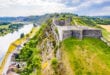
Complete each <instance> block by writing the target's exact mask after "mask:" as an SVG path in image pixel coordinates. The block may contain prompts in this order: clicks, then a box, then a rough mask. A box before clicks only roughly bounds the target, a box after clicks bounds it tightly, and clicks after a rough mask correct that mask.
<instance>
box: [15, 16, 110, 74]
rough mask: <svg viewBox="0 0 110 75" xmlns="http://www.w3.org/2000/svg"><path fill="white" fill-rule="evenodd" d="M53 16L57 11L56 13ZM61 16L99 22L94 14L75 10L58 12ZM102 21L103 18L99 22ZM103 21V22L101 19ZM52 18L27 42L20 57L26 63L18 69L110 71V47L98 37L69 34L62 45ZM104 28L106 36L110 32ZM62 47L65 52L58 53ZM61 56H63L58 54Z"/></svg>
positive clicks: (80, 21)
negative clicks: (91, 15)
mask: <svg viewBox="0 0 110 75" xmlns="http://www.w3.org/2000/svg"><path fill="white" fill-rule="evenodd" d="M52 16H53V15H52ZM54 16H56V17H57V18H59V20H64V19H67V18H68V17H69V18H70V19H71V21H70V22H71V25H74V24H76V23H77V24H80V25H86V26H92V27H97V28H100V26H97V24H98V23H97V22H96V21H95V19H94V18H90V17H84V16H82V17H81V16H80V17H79V16H78V15H73V14H60V15H58V14H54ZM99 23H100V22H99ZM100 24H101V23H100ZM51 27H52V20H51V19H49V20H48V21H46V22H45V23H44V24H42V26H41V28H40V29H39V31H38V32H37V33H36V35H35V36H34V37H33V38H32V39H31V40H30V41H29V42H28V43H27V44H25V45H24V47H23V49H21V52H20V54H19V55H18V57H16V61H18V62H26V66H25V67H24V68H23V69H22V70H21V69H17V70H16V72H17V73H19V74H21V75H110V60H109V59H110V47H109V46H107V44H106V43H104V42H103V41H101V40H100V39H96V38H84V39H82V40H79V39H77V38H68V39H65V40H63V41H62V42H61V43H59V44H60V45H58V40H57V38H56V37H57V36H55V35H54V34H56V35H57V30H53V29H52V28H51ZM100 29H102V30H103V34H104V36H108V35H109V33H108V32H107V31H106V30H104V29H103V28H100ZM58 50H60V51H61V53H59V54H57V52H58ZM57 55H58V56H59V58H58V57H57Z"/></svg>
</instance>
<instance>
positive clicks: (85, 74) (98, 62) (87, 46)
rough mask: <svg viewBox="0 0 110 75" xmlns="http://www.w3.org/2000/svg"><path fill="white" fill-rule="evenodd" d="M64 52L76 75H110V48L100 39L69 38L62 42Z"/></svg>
mask: <svg viewBox="0 0 110 75" xmlns="http://www.w3.org/2000/svg"><path fill="white" fill-rule="evenodd" d="M62 51H63V53H64V54H65V55H64V57H63V58H65V62H67V64H69V65H70V68H71V69H72V71H73V72H72V73H75V75H110V47H108V46H107V45H106V44H105V43H104V42H102V41H101V40H100V39H96V38H84V39H83V40H79V39H76V38H68V39H66V40H64V41H63V42H62ZM66 59H67V60H66ZM68 62H69V63H68ZM73 75H74V74H73Z"/></svg>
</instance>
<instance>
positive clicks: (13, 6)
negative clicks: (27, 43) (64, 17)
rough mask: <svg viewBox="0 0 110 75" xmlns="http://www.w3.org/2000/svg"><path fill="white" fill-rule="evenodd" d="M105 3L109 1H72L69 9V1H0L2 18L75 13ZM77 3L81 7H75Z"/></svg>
mask: <svg viewBox="0 0 110 75" xmlns="http://www.w3.org/2000/svg"><path fill="white" fill-rule="evenodd" d="M105 1H109V0H84V2H82V0H72V1H71V2H72V4H73V6H71V7H68V6H67V5H66V3H68V2H69V0H0V16H28V15H42V14H45V13H54V12H59V13H60V12H72V13H73V12H75V11H79V10H80V9H87V8H88V7H91V6H92V5H93V4H102V3H103V2H105ZM76 3H79V5H77V6H75V5H74V4H76ZM7 12H8V13H7ZM82 12H83V11H82Z"/></svg>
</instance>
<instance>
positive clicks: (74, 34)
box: [62, 30, 82, 39]
mask: <svg viewBox="0 0 110 75" xmlns="http://www.w3.org/2000/svg"><path fill="white" fill-rule="evenodd" d="M68 37H76V38H79V39H82V31H81V30H68V31H63V37H62V39H66V38H68Z"/></svg>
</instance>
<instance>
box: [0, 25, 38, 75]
mask: <svg viewBox="0 0 110 75" xmlns="http://www.w3.org/2000/svg"><path fill="white" fill-rule="evenodd" d="M38 29H39V27H35V28H33V29H32V31H31V32H30V33H29V34H27V35H25V36H24V37H23V38H20V39H18V40H16V41H14V42H13V43H12V44H11V45H10V47H9V49H8V51H7V53H6V54H5V57H4V58H3V60H2V63H1V66H0V75H2V74H1V73H2V72H3V69H4V66H5V63H6V62H7V60H8V56H9V55H10V54H11V53H12V52H13V51H14V50H15V49H16V46H15V45H21V44H22V43H23V42H25V41H26V40H27V38H32V37H33V36H34V35H35V33H36V32H37V31H38Z"/></svg>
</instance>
